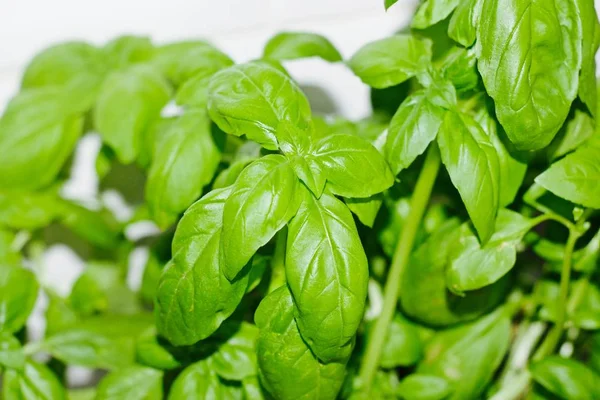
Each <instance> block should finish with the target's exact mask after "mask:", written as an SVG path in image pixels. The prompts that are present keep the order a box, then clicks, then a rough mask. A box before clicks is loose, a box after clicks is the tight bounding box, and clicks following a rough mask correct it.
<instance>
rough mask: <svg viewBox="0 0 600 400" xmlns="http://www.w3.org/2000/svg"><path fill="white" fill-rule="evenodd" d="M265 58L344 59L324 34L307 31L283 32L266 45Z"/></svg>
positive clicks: (332, 60)
mask: <svg viewBox="0 0 600 400" xmlns="http://www.w3.org/2000/svg"><path fill="white" fill-rule="evenodd" d="M263 57H264V58H269V59H272V60H295V59H298V58H308V57H319V58H322V59H323V60H325V61H329V62H336V61H342V55H341V54H340V53H339V51H337V49H336V48H335V46H334V45H333V44H332V43H331V42H330V41H329V40H328V39H327V38H326V37H324V36H322V35H318V34H316V33H307V32H281V33H278V34H277V35H275V36H273V37H272V38H271V39H269V41H268V42H267V44H266V45H265V50H264V52H263Z"/></svg>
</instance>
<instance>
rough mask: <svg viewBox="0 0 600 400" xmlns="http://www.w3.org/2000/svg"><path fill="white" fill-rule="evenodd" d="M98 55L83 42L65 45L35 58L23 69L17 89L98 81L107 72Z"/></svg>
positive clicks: (99, 53) (97, 52)
mask: <svg viewBox="0 0 600 400" xmlns="http://www.w3.org/2000/svg"><path fill="white" fill-rule="evenodd" d="M102 56H103V54H102V51H101V50H100V49H99V48H97V47H95V46H92V45H91V44H88V43H85V42H67V43H61V44H58V45H56V46H52V47H49V48H47V49H45V50H44V51H42V52H41V53H39V54H37V55H36V56H35V57H34V58H33V60H31V62H30V63H29V64H28V65H27V67H26V68H25V72H24V73H23V80H22V82H21V86H22V87H23V88H35V87H42V86H55V85H56V86H61V85H66V84H68V83H70V82H72V81H73V80H75V79H81V78H82V77H85V78H87V79H95V80H100V79H101V78H102V77H103V76H104V75H105V74H106V72H107V70H108V68H107V67H108V65H107V64H106V62H105V61H104V60H103V57H102Z"/></svg>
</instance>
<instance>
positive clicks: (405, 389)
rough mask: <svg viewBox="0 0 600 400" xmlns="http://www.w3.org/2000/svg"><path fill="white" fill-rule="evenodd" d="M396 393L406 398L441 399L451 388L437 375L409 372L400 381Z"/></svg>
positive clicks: (415, 399)
mask: <svg viewBox="0 0 600 400" xmlns="http://www.w3.org/2000/svg"><path fill="white" fill-rule="evenodd" d="M397 393H398V394H399V395H400V396H401V397H402V398H403V399H406V400H443V399H445V398H447V397H448V396H449V395H450V393H452V388H451V387H450V385H449V384H448V381H447V380H446V379H444V378H440V377H439V376H435V375H424V374H410V375H409V376H407V377H406V378H404V380H402V382H400V386H398V392H397Z"/></svg>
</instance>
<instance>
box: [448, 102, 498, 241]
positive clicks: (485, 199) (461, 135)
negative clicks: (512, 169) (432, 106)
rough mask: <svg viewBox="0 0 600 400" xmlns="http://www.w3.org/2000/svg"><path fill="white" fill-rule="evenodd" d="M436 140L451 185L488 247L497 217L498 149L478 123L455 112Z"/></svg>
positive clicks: (449, 113)
mask: <svg viewBox="0 0 600 400" xmlns="http://www.w3.org/2000/svg"><path fill="white" fill-rule="evenodd" d="M437 139H438V144H439V147H440V154H441V157H442V162H443V163H444V165H445V166H446V169H447V170H448V174H449V175H450V179H451V180H452V184H453V185H454V186H455V187H456V189H458V192H459V193H460V197H461V198H462V200H463V202H464V204H465V207H466V208H467V212H468V213H469V216H470V217H471V221H473V225H475V229H476V230H477V233H478V235H479V239H480V240H481V242H482V243H485V242H487V241H488V239H489V238H490V236H492V233H493V231H494V222H495V220H496V214H497V213H498V202H499V181H500V166H499V162H498V155H497V152H496V149H495V148H494V146H493V145H492V143H491V141H490V139H489V137H488V136H487V135H486V134H485V132H484V131H483V129H481V127H480V126H479V124H478V123H477V122H476V121H474V120H473V119H472V118H471V117H469V116H468V115H465V114H458V113H455V112H448V113H446V116H445V118H444V122H443V123H442V125H441V127H440V131H439V133H438V136H437Z"/></svg>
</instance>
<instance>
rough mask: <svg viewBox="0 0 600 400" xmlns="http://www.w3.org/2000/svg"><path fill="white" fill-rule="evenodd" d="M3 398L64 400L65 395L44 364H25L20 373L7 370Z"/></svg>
mask: <svg viewBox="0 0 600 400" xmlns="http://www.w3.org/2000/svg"><path fill="white" fill-rule="evenodd" d="M2 386H3V392H2V393H3V398H5V399H7V400H9V399H36V400H65V399H66V398H67V395H66V393H65V389H64V387H63V386H62V384H61V383H60V381H59V380H58V377H57V376H56V375H55V374H54V372H52V371H51V370H50V368H48V367H47V366H45V365H44V364H38V363H36V362H33V361H28V362H26V363H25V368H23V370H22V371H19V372H17V371H15V370H8V371H6V373H5V374H4V381H3V385H2Z"/></svg>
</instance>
